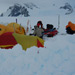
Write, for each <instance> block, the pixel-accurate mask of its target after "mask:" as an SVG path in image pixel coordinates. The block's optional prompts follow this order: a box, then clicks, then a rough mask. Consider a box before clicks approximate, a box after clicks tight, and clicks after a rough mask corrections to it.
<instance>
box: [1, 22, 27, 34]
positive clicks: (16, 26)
mask: <svg viewBox="0 0 75 75" xmlns="http://www.w3.org/2000/svg"><path fill="white" fill-rule="evenodd" d="M6 32H16V33H19V34H26V33H25V29H24V27H22V26H20V25H19V24H17V23H10V24H8V25H7V26H5V25H2V24H0V35H2V34H4V33H6Z"/></svg>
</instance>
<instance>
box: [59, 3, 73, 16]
mask: <svg viewBox="0 0 75 75" xmlns="http://www.w3.org/2000/svg"><path fill="white" fill-rule="evenodd" d="M60 9H65V10H67V12H66V13H65V15H68V14H71V13H73V8H72V6H71V5H70V4H69V3H65V5H64V6H61V7H60Z"/></svg>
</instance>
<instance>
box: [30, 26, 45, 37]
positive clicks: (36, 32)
mask: <svg viewBox="0 0 75 75" xmlns="http://www.w3.org/2000/svg"><path fill="white" fill-rule="evenodd" d="M43 32H44V30H43V29H42V28H39V27H38V26H37V25H35V26H34V32H33V34H30V35H34V36H38V37H40V38H43V34H42V33H43Z"/></svg>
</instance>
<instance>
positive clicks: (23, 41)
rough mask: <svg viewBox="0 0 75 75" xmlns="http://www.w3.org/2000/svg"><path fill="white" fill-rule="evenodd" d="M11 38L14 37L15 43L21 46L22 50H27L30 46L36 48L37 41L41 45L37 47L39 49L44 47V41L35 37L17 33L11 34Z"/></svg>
mask: <svg viewBox="0 0 75 75" xmlns="http://www.w3.org/2000/svg"><path fill="white" fill-rule="evenodd" d="M13 36H14V37H15V39H16V41H17V43H19V44H20V45H21V46H22V48H23V50H26V49H27V48H30V47H32V46H36V47H38V45H37V40H39V42H40V43H41V45H42V46H41V45H39V47H43V46H44V40H43V39H41V38H39V37H37V36H27V35H20V34H17V33H13Z"/></svg>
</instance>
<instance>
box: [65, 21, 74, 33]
mask: <svg viewBox="0 0 75 75" xmlns="http://www.w3.org/2000/svg"><path fill="white" fill-rule="evenodd" d="M66 32H67V33H68V34H75V24H73V23H72V22H71V21H69V22H68V25H66Z"/></svg>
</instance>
